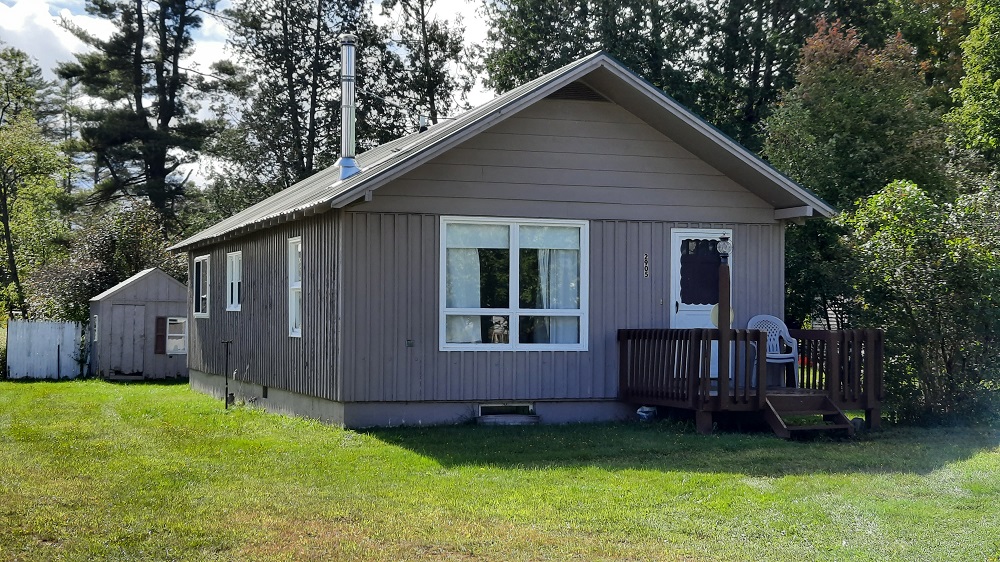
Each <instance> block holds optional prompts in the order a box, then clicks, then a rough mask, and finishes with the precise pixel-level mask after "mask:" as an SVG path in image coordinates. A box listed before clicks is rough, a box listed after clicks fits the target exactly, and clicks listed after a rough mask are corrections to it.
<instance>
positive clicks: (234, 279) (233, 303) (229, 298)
mask: <svg viewBox="0 0 1000 562" xmlns="http://www.w3.org/2000/svg"><path fill="white" fill-rule="evenodd" d="M242 302H243V252H232V253H229V254H226V310H230V311H238V310H240V303H242Z"/></svg>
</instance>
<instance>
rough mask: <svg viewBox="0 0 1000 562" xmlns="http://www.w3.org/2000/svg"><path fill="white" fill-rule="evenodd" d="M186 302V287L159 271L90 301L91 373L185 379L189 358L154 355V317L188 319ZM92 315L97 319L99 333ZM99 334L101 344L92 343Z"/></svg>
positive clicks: (98, 340) (97, 342) (98, 342)
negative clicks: (95, 329)
mask: <svg viewBox="0 0 1000 562" xmlns="http://www.w3.org/2000/svg"><path fill="white" fill-rule="evenodd" d="M95 298H96V297H95ZM184 299H185V289H184V286H183V285H181V284H180V283H179V282H177V281H175V280H173V279H171V278H170V277H169V276H168V275H167V274H166V273H163V272H162V271H158V270H157V271H153V272H152V273H151V274H149V275H145V276H143V277H141V278H139V279H136V280H135V281H134V282H131V283H129V284H127V285H125V286H124V287H122V288H121V289H119V290H116V291H113V292H112V294H108V295H107V296H104V297H102V298H100V299H98V300H92V301H91V302H90V315H91V322H92V324H91V340H92V344H91V350H90V353H91V357H90V372H91V373H92V374H94V375H97V376H116V375H133V374H135V375H137V374H140V373H141V374H142V376H143V377H145V378H153V379H159V378H165V377H185V376H187V357H186V356H185V355H182V354H178V355H166V354H158V353H155V344H156V318H157V317H170V316H173V317H185V316H187V314H188V313H187V307H186V304H185V301H184ZM94 316H97V317H98V321H97V332H96V333H94V326H93V317H94ZM95 335H96V336H97V341H93V339H94V336H95Z"/></svg>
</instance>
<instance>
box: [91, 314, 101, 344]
mask: <svg viewBox="0 0 1000 562" xmlns="http://www.w3.org/2000/svg"><path fill="white" fill-rule="evenodd" d="M99 320H100V317H99V315H97V314H95V315H94V325H93V333H94V337H93V339H92V340H91V341H94V342H97V341H98V340H99V338H100V337H101V330H100V326H99V325H98V321H99Z"/></svg>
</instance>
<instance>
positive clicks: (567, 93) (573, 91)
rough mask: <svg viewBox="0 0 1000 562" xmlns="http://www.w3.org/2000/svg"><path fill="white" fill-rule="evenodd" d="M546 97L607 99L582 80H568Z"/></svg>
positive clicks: (582, 99) (585, 99)
mask: <svg viewBox="0 0 1000 562" xmlns="http://www.w3.org/2000/svg"><path fill="white" fill-rule="evenodd" d="M546 97H547V98H548V99H553V100H578V101H608V100H607V98H605V97H604V96H602V95H601V94H598V93H597V92H595V91H594V90H593V89H591V87H590V86H588V85H586V84H584V83H583V82H570V83H569V84H567V85H565V86H563V87H562V88H559V89H558V90H556V91H554V92H552V93H551V94H549V95H548V96H546Z"/></svg>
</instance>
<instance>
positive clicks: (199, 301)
mask: <svg viewBox="0 0 1000 562" xmlns="http://www.w3.org/2000/svg"><path fill="white" fill-rule="evenodd" d="M208 266H209V263H208V256H198V257H197V258H195V259H194V275H192V276H191V277H192V279H193V287H194V290H193V294H194V315H195V316H196V317H203V318H207V317H208V305H209V287H210V284H209V281H210V279H209V271H208V269H209V268H208Z"/></svg>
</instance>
